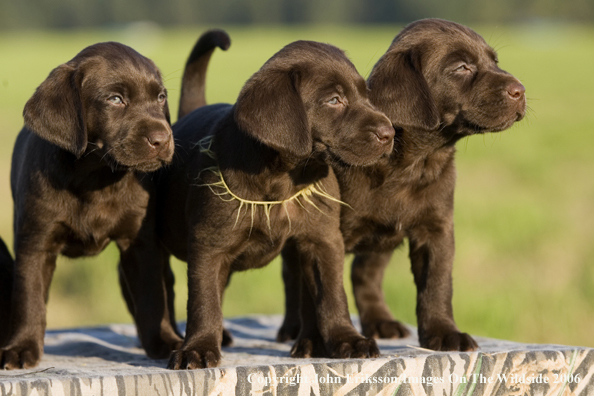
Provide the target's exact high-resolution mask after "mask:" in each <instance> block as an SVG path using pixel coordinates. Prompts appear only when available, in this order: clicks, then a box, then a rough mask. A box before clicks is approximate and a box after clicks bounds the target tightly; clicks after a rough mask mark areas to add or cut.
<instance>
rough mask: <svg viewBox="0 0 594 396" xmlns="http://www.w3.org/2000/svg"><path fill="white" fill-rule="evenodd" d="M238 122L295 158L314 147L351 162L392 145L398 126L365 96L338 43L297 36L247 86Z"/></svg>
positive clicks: (376, 155) (357, 162) (240, 101)
mask: <svg viewBox="0 0 594 396" xmlns="http://www.w3.org/2000/svg"><path fill="white" fill-rule="evenodd" d="M235 120H236V122H237V124H238V126H239V127H240V128H241V129H242V130H243V131H245V132H246V133H248V134H250V135H251V136H253V137H255V138H256V139H258V140H259V141H261V142H262V143H264V144H266V145H267V146H270V147H272V148H274V149H275V150H277V151H279V152H281V153H286V154H289V155H292V156H294V157H297V158H306V157H308V156H310V155H311V154H312V152H313V151H314V149H315V150H316V152H317V151H322V152H324V153H327V154H332V155H333V156H334V157H337V158H338V159H340V160H342V161H344V162H346V163H348V164H352V165H367V164H371V163H373V162H376V161H377V160H379V159H380V158H381V157H382V156H383V155H387V154H389V153H390V152H391V151H392V147H393V138H394V130H393V128H392V125H391V123H390V121H389V120H388V118H387V117H386V116H385V115H384V114H382V113H381V112H379V111H378V110H376V109H375V108H374V107H373V106H372V105H371V103H370V102H369V99H368V98H367V88H366V85H365V81H364V80H363V78H362V77H361V76H360V75H359V74H358V73H357V70H356V69H355V67H354V66H353V64H352V63H351V62H350V61H349V60H348V58H347V57H346V56H345V55H344V53H343V52H342V51H341V50H339V49H338V48H336V47H333V46H331V45H327V44H321V43H316V42H311V41H297V42H294V43H292V44H289V45H287V46H286V47H285V48H283V49H282V50H281V51H279V52H278V53H277V54H275V55H274V56H273V57H272V58H271V59H270V60H268V62H266V64H264V66H263V67H262V68H261V69H260V70H259V71H258V72H257V73H256V74H254V75H253V76H252V77H251V78H250V80H249V81H248V82H247V83H246V84H245V86H244V87H243V89H242V91H241V93H240V95H239V99H238V100H237V104H236V106H235Z"/></svg>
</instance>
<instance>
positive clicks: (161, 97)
mask: <svg viewBox="0 0 594 396" xmlns="http://www.w3.org/2000/svg"><path fill="white" fill-rule="evenodd" d="M166 99H167V95H165V94H159V97H158V98H157V100H158V101H159V103H164V102H165V100H166Z"/></svg>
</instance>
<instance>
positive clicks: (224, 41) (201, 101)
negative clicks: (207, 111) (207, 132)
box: [177, 29, 231, 120]
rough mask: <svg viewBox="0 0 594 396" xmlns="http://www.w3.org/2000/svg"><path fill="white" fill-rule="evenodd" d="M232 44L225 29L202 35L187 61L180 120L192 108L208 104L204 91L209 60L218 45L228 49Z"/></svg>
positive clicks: (178, 116) (179, 113) (180, 102)
mask: <svg viewBox="0 0 594 396" xmlns="http://www.w3.org/2000/svg"><path fill="white" fill-rule="evenodd" d="M230 45H231V39H230V38H229V35H228V34H227V33H226V32H225V31H223V30H218V29H214V30H209V31H207V32H206V33H204V34H202V36H200V38H199V39H198V41H197V42H196V45H194V48H193V49H192V53H190V57H189V58H188V61H187V62H186V68H185V70H184V77H183V79H182V87H181V97H180V100H179V111H178V113H177V119H178V120H179V119H180V118H182V117H183V116H185V115H186V114H188V113H190V112H191V111H192V110H195V109H197V108H199V107H202V106H205V105H206V97H205V92H204V91H205V82H206V69H207V68H208V61H209V60H210V56H211V55H212V53H213V52H214V50H215V48H216V47H219V48H220V49H222V50H223V51H226V50H227V49H228V48H229V46H230Z"/></svg>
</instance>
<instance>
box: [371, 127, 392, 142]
mask: <svg viewBox="0 0 594 396" xmlns="http://www.w3.org/2000/svg"><path fill="white" fill-rule="evenodd" d="M375 136H377V140H379V142H380V143H382V144H386V143H389V142H391V141H392V140H393V139H394V128H393V127H392V125H382V126H380V127H378V128H377V129H376V130H375Z"/></svg>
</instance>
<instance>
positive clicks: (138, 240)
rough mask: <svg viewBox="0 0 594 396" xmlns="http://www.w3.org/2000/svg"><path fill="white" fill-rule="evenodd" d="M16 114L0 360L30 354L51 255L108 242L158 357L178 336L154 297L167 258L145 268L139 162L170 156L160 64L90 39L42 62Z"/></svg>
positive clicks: (144, 337)
mask: <svg viewBox="0 0 594 396" xmlns="http://www.w3.org/2000/svg"><path fill="white" fill-rule="evenodd" d="M23 115H24V118H25V127H24V128H23V129H22V130H21V132H20V134H19V135H18V137H17V140H16V144H15V148H14V152H13V157H12V171H11V187H12V194H13V199H14V233H15V242H14V251H15V261H14V263H13V262H11V259H10V256H8V258H7V257H4V258H3V264H2V266H3V272H5V273H8V274H9V275H8V276H11V275H10V273H11V272H12V271H14V275H13V281H14V282H13V283H12V285H11V287H12V289H13V290H12V294H11V296H12V297H11V304H10V309H8V310H10V311H12V312H11V314H10V316H11V320H10V326H9V327H10V329H9V332H8V335H7V336H6V338H7V340H5V343H4V345H2V347H3V348H2V349H1V350H0V361H1V366H2V367H3V368H6V369H14V368H29V367H33V366H35V365H37V363H38V362H39V360H40V358H41V355H42V353H43V336H44V332H45V326H46V321H45V307H46V302H47V298H48V293H49V286H50V282H51V279H52V275H53V272H54V269H55V266H56V258H57V256H58V255H59V254H62V255H65V256H67V257H80V256H90V255H96V254H98V253H99V252H101V251H102V250H103V249H104V248H105V247H106V246H107V244H108V243H109V242H110V241H115V242H116V244H117V246H118V248H119V249H120V259H121V264H120V265H121V269H122V273H123V274H122V275H123V277H124V278H125V280H127V282H126V284H127V285H128V286H129V287H131V288H132V289H134V290H130V291H129V292H130V294H131V295H136V294H139V293H142V294H143V295H144V296H147V297H145V301H144V300H143V304H142V305H141V304H138V305H135V307H134V308H135V317H136V319H137V320H138V321H140V322H143V325H142V326H139V331H140V339H141V342H142V345H143V346H144V347H145V349H146V350H147V353H148V354H149V356H153V357H164V356H163V355H167V354H168V353H169V350H170V349H171V348H172V346H170V345H169V344H168V342H169V340H172V341H171V342H178V340H179V335H178V332H177V329H175V328H172V327H171V322H172V321H171V320H170V316H172V314H173V313H172V312H168V309H167V307H164V306H162V305H161V304H163V301H162V299H160V298H154V297H153V296H158V295H160V294H163V293H165V290H166V285H165V284H164V281H163V279H168V280H169V281H170V282H172V280H171V278H170V276H169V273H168V271H169V269H168V268H148V267H147V266H148V265H158V264H160V263H159V262H158V261H157V262H154V261H152V260H151V258H152V257H153V256H154V254H158V253H159V251H158V250H157V251H156V246H158V242H157V239H156V234H155V232H154V229H155V225H154V213H153V210H154V209H153V208H154V204H155V202H154V198H152V197H154V192H153V191H152V189H153V187H152V184H151V182H150V177H149V176H147V174H146V172H151V171H155V170H156V169H158V168H160V167H161V166H163V165H164V164H168V163H169V162H170V161H171V159H172V156H173V139H172V133H171V128H170V126H169V110H168V106H167V92H166V90H165V87H164V85H163V82H162V79H161V74H160V72H159V70H158V69H157V67H156V66H155V64H154V63H153V62H152V61H151V60H149V59H147V58H145V57H144V56H142V55H140V54H138V53H137V52H136V51H134V50H133V49H131V48H129V47H127V46H125V45H122V44H119V43H100V44H96V45H92V46H90V47H87V48H85V49H84V50H83V51H81V52H80V53H79V54H78V55H76V56H75V57H74V58H73V59H72V60H71V61H69V62H67V63H65V64H62V65H60V66H58V67H57V68H56V69H54V70H53V71H52V72H51V73H50V75H49V77H48V78H47V79H46V80H45V81H44V82H43V83H42V84H41V85H40V86H39V87H38V88H37V90H36V91H35V93H34V94H33V96H32V97H31V99H29V101H28V102H27V104H26V105H25V109H24V112H23ZM133 248H134V249H133ZM13 267H14V268H13ZM3 276H4V275H3ZM3 283H5V279H4V280H3ZM9 283H10V282H9ZM3 306H5V305H4V302H3ZM3 310H4V311H7V309H3ZM163 313H164V314H163ZM155 315H164V317H163V320H160V318H161V316H157V318H156V319H155V318H154V317H155ZM4 320H6V318H3V325H4V324H5V323H6V322H8V321H6V322H5V321H4ZM149 323H153V324H154V326H150V325H148V324H149Z"/></svg>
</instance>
